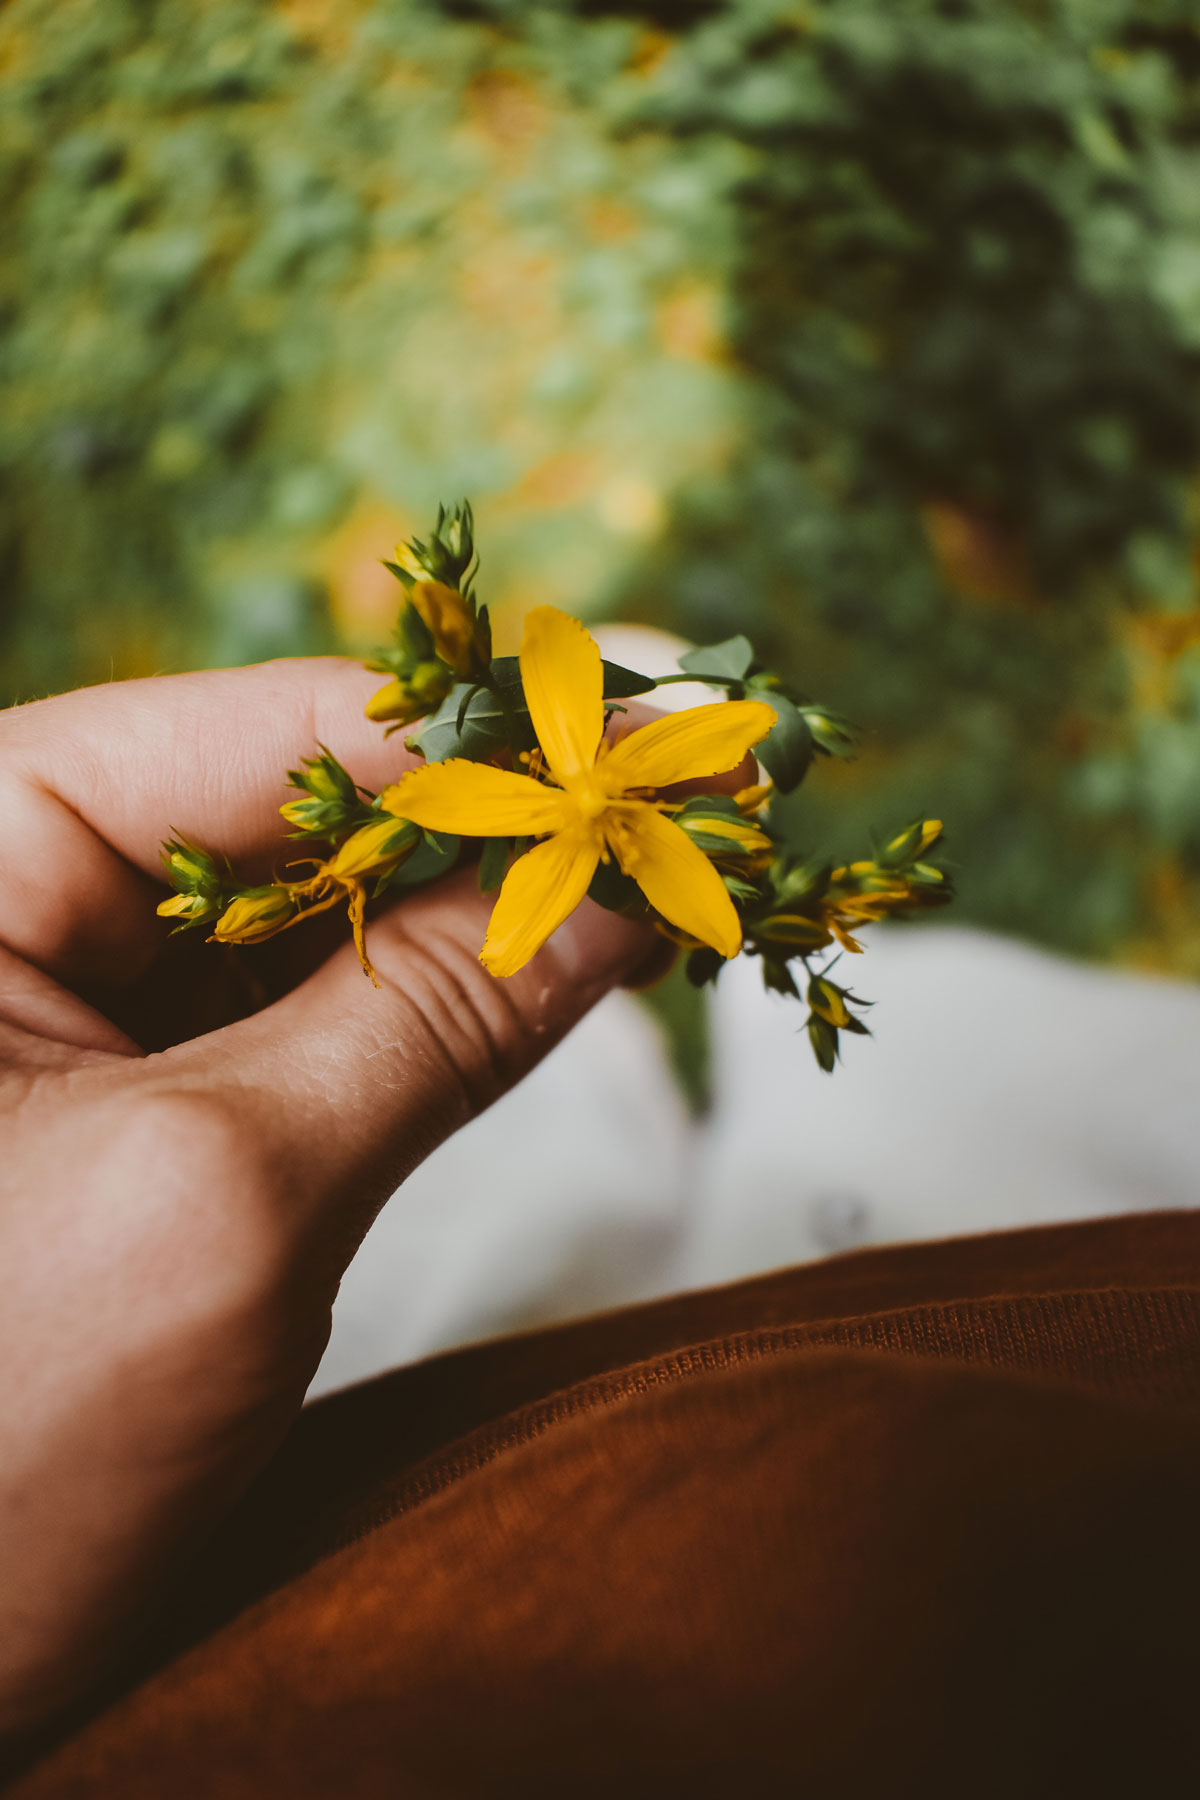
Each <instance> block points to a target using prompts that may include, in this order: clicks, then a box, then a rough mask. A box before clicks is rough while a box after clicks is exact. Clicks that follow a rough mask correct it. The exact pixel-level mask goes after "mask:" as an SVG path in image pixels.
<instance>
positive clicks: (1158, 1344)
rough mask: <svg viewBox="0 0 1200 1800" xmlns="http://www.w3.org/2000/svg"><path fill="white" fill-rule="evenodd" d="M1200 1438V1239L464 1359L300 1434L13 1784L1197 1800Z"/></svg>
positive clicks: (1099, 1226)
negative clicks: (115, 1674)
mask: <svg viewBox="0 0 1200 1800" xmlns="http://www.w3.org/2000/svg"><path fill="white" fill-rule="evenodd" d="M1198 1414H1200V1217H1197V1216H1193V1215H1190V1214H1175V1215H1143V1216H1139V1217H1133V1218H1128V1219H1123V1220H1114V1221H1101V1222H1098V1223H1092V1224H1086V1225H1079V1226H1070V1227H1056V1228H1053V1229H1050V1230H1042V1231H1034V1232H1021V1233H1013V1234H1008V1235H1006V1236H1001V1237H991V1238H976V1239H970V1240H965V1241H962V1242H958V1243H948V1244H935V1245H916V1246H907V1247H904V1248H902V1249H897V1250H888V1251H870V1252H865V1253H860V1254H858V1255H855V1256H850V1257H842V1258H838V1259H836V1260H834V1261H831V1262H828V1263H825V1264H820V1265H816V1266H813V1267H809V1268H803V1269H797V1270H791V1271H787V1272H785V1273H783V1274H780V1275H772V1276H769V1277H766V1278H762V1279H760V1280H757V1281H753V1282H746V1283H741V1284H739V1285H738V1286H736V1287H732V1288H727V1289H723V1290H718V1291H714V1292H710V1293H706V1294H699V1295H687V1296H682V1297H680V1298H678V1299H674V1300H670V1301H666V1302H661V1303H658V1304H656V1305H652V1306H648V1307H639V1308H635V1309H632V1310H631V1311H629V1312H625V1313H621V1314H615V1315H611V1316H609V1317H607V1318H603V1319H598V1320H592V1321H585V1322H584V1323H583V1324H579V1325H573V1326H569V1327H564V1328H561V1329H558V1330H554V1331H549V1332H541V1333H537V1334H532V1335H530V1336H527V1337H524V1338H519V1339H513V1340H510V1341H508V1342H506V1343H501V1344H494V1345H485V1346H480V1347H477V1348H474V1349H471V1350H467V1351H463V1352H460V1353H458V1354H456V1355H454V1356H449V1357H443V1358H440V1359H438V1360H436V1361H434V1362H431V1363H428V1364H424V1365H420V1366H418V1367H416V1368H413V1369H408V1370H403V1371H400V1372H398V1373H397V1374H395V1375H391V1376H388V1377H385V1378H384V1379H382V1380H381V1381H377V1382H373V1383H369V1384H367V1385H365V1386H364V1387H362V1388H359V1389H356V1390H353V1391H352V1392H351V1393H349V1394H346V1395H342V1396H337V1397H335V1398H334V1399H332V1400H330V1401H326V1402H323V1403H321V1404H320V1405H318V1406H316V1407H314V1408H312V1409H311V1410H310V1412H308V1413H307V1414H306V1415H305V1416H304V1417H303V1418H302V1419H301V1420H300V1422H299V1423H298V1424H297V1427H296V1429H295V1431H294V1432H293V1434H292V1437H291V1439H290V1440H289V1442H288V1444H287V1445H286V1446H285V1447H284V1449H283V1451H282V1452H281V1453H280V1455H279V1457H278V1458H277V1459H276V1462H275V1463H274V1465H273V1466H272V1468H271V1469H270V1470H268V1472H267V1474H266V1476H265V1477H264V1478H263V1480H262V1481H261V1482H260V1484H259V1486H258V1488H257V1489H256V1491H255V1493H254V1494H252V1495H251V1496H250V1497H249V1498H248V1500H247V1502H246V1503H245V1505H244V1506H243V1507H242V1508H241V1509H240V1511H239V1514H238V1516H237V1518H236V1519H234V1520H233V1521H231V1522H230V1524H229V1526H228V1527H227V1528H226V1529H225V1530H224V1531H223V1532H222V1533H221V1534H220V1536H219V1538H218V1539H217V1540H216V1541H215V1542H214V1544H213V1546H212V1548H211V1550H210V1551H209V1553H208V1554H207V1555H206V1557H205V1558H204V1560H203V1563H202V1564H201V1565H200V1566H199V1567H198V1568H197V1569H196V1570H195V1572H194V1575H193V1578H192V1580H191V1582H190V1583H189V1586H188V1590H187V1591H186V1592H185V1593H184V1594H183V1595H181V1596H180V1598H179V1600H178V1602H177V1604H176V1605H175V1607H174V1609H173V1614H172V1619H171V1621H170V1629H169V1634H168V1637H167V1639H166V1640H164V1643H163V1645H161V1646H160V1653H162V1654H165V1651H166V1648H167V1646H168V1645H175V1646H179V1645H183V1644H185V1643H187V1642H188V1640H190V1639H199V1640H200V1641H198V1642H196V1643H195V1645H194V1647H193V1648H191V1649H190V1650H188V1651H186V1653H184V1654H182V1655H179V1656H178V1657H177V1658H176V1659H175V1660H173V1661H172V1662H170V1663H169V1665H168V1666H166V1667H165V1668H163V1669H162V1670H161V1671H160V1672H158V1673H155V1674H152V1675H151V1676H149V1677H148V1679H146V1680H145V1681H144V1682H143V1683H142V1684H141V1686H140V1687H139V1688H138V1689H137V1691H135V1692H134V1693H133V1694H131V1695H130V1696H129V1697H128V1698H126V1699H125V1700H123V1701H122V1702H120V1703H119V1704H118V1705H116V1706H115V1707H113V1708H112V1709H111V1710H110V1711H109V1712H108V1713H107V1714H106V1715H105V1716H104V1717H103V1718H101V1719H99V1720H98V1721H96V1722H95V1723H94V1724H93V1725H92V1726H90V1727H89V1728H88V1729H86V1730H85V1731H83V1732H82V1733H81V1734H80V1735H79V1736H78V1737H77V1738H75V1740H74V1741H73V1742H71V1743H69V1744H68V1745H66V1746H65V1747H64V1748H63V1749H61V1750H60V1751H59V1752H58V1753H57V1754H56V1755H55V1756H53V1757H52V1758H50V1759H49V1760H48V1761H46V1762H45V1763H44V1764H43V1765H42V1766H41V1768H40V1769H39V1770H37V1771H35V1773H34V1774H33V1775H32V1776H30V1777H29V1778H27V1779H26V1781H25V1782H24V1783H21V1784H19V1785H18V1787H17V1788H15V1789H14V1790H13V1794H14V1796H18V1795H19V1796H21V1797H22V1800H34V1797H35V1796H36V1797H38V1800H50V1797H52V1796H53V1797H55V1800H66V1797H67V1796H81V1795H89V1796H91V1795H110V1794H111V1795H120V1796H122V1800H124V1797H126V1796H128V1797H130V1800H142V1797H145V1800H149V1797H150V1796H156V1797H157V1796H161V1795H168V1794H169V1795H172V1796H180V1797H181V1800H186V1797H189V1796H196V1797H197V1800H199V1797H200V1796H204V1797H205V1800H208V1797H209V1796H220V1797H221V1800H226V1797H228V1800H242V1797H243V1796H245V1797H246V1800H250V1796H254V1797H255V1800H259V1797H260V1796H264V1795H275V1794H279V1795H287V1796H295V1797H297V1800H312V1797H315V1796H318V1795H337V1796H345V1797H347V1800H360V1797H361V1800H368V1797H369V1800H375V1797H376V1796H378V1797H380V1800H383V1797H384V1796H388V1797H390V1796H393V1795H404V1796H409V1795H412V1796H420V1797H424V1796H429V1797H430V1800H433V1797H434V1796H437V1797H438V1800H443V1797H450V1796H468V1795H486V1794H507V1793H521V1794H524V1795H534V1796H538V1795H546V1796H549V1795H555V1796H558V1795H561V1794H565V1793H569V1794H572V1795H597V1796H599V1795H604V1796H609V1795H612V1794H613V1793H615V1792H617V1791H618V1790H621V1789H625V1790H631V1791H633V1792H646V1793H655V1794H676V1793H678V1794H680V1795H683V1794H687V1795H689V1796H691V1795H707V1794H717V1793H721V1794H728V1793H729V1792H730V1791H733V1792H736V1793H738V1794H743V1793H757V1792H764V1793H765V1792H775V1791H787V1792H790V1793H797V1794H804V1795H814V1796H823V1795H827V1794H828V1795H831V1796H832V1795H839V1796H843V1795H858V1794H864V1795H865V1794H868V1793H870V1794H872V1795H874V1794H877V1793H879V1792H880V1791H881V1790H882V1791H884V1792H886V1793H887V1794H889V1795H909V1794H911V1795H918V1794H920V1795H922V1796H928V1795H942V1794H945V1795H950V1794H954V1795H960V1794H970V1795H971V1796H973V1797H974V1796H981V1797H985V1800H986V1797H988V1796H992V1795H995V1796H997V1797H999V1796H1001V1795H1003V1796H1004V1797H1005V1800H1010V1797H1011V1796H1013V1795H1017V1794H1019V1795H1022V1796H1027V1795H1030V1796H1042V1795H1044V1796H1047V1797H1050V1796H1054V1797H1055V1800H1057V1797H1059V1796H1063V1795H1072V1794H1076V1793H1079V1794H1089V1795H1094V1794H1105V1795H1107V1794H1113V1795H1117V1794H1120V1795H1122V1796H1130V1795H1142V1794H1146V1795H1154V1794H1159V1793H1162V1794H1167V1793H1172V1794H1173V1793H1176V1792H1191V1791H1193V1787H1194V1784H1195V1782H1196V1780H1197V1778H1198V1777H1200V1704H1198V1702H1197V1697H1196V1696H1197V1677H1198V1676H1200V1654H1198V1650H1197V1645H1198V1644H1200V1549H1198V1544H1200V1429H1198V1428H1200V1416H1198ZM271 1589H273V1590H274V1591H273V1592H268V1590H271ZM260 1595H265V1596H266V1597H265V1598H258V1596H260ZM222 1620H226V1621H228V1622H226V1623H224V1624H221V1623H220V1621H222ZM204 1633H207V1634H208V1635H202V1634H204Z"/></svg>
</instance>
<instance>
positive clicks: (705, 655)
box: [679, 634, 754, 681]
mask: <svg viewBox="0 0 1200 1800" xmlns="http://www.w3.org/2000/svg"><path fill="white" fill-rule="evenodd" d="M753 661H754V646H753V644H751V642H750V639H749V638H748V637H742V636H741V635H740V634H739V635H738V636H737V637H731V638H725V639H724V640H723V641H722V642H721V643H719V644H705V645H703V646H702V647H701V648H699V649H696V650H687V651H685V652H684V654H683V655H682V656H681V657H680V658H679V666H680V668H681V669H683V670H685V671H686V673H687V674H689V675H695V676H696V678H697V679H698V680H700V681H703V680H704V677H705V676H706V675H721V676H725V677H729V678H732V679H733V680H734V681H740V680H742V678H743V677H744V675H745V674H746V671H747V670H748V669H749V667H750V664H751V663H752V662H753Z"/></svg>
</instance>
